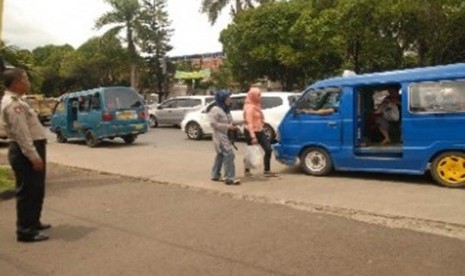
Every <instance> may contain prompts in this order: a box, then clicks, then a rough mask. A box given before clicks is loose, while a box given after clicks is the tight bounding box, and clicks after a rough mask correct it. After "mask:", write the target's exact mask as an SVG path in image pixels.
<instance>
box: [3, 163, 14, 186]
mask: <svg viewBox="0 0 465 276" xmlns="http://www.w3.org/2000/svg"><path fill="white" fill-rule="evenodd" d="M14 188H15V176H14V173H13V171H12V170H11V168H10V167H1V166H0V192H3V191H7V190H14Z"/></svg>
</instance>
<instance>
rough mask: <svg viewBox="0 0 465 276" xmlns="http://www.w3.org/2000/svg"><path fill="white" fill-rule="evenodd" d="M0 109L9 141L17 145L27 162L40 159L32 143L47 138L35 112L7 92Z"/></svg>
mask: <svg viewBox="0 0 465 276" xmlns="http://www.w3.org/2000/svg"><path fill="white" fill-rule="evenodd" d="M1 107H2V109H1V119H2V123H3V125H4V128H5V131H6V133H7V134H8V136H9V137H10V139H11V140H12V141H14V142H16V143H18V145H19V147H20V148H21V151H22V152H23V154H24V155H25V156H26V157H27V158H28V159H29V160H31V161H32V160H36V159H40V156H39V154H38V153H37V151H36V148H35V146H34V144H33V142H34V141H36V140H45V139H46V138H47V137H46V134H45V131H44V128H43V127H42V125H41V123H40V121H39V118H38V116H37V114H36V112H35V111H34V110H33V109H32V108H31V107H30V106H29V105H28V104H27V103H26V102H25V101H24V100H22V99H21V98H20V96H19V95H18V94H16V93H14V92H11V91H8V90H6V91H5V94H4V96H3V98H2V104H1Z"/></svg>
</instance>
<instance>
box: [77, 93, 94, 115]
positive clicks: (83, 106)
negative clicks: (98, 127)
mask: <svg viewBox="0 0 465 276" xmlns="http://www.w3.org/2000/svg"><path fill="white" fill-rule="evenodd" d="M90 97H91V96H82V97H79V112H89V109H90V100H91V98H90Z"/></svg>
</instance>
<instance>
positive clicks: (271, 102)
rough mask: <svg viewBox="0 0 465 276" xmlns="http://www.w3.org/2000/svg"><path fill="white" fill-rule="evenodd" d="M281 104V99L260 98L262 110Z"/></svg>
mask: <svg viewBox="0 0 465 276" xmlns="http://www.w3.org/2000/svg"><path fill="white" fill-rule="evenodd" d="M282 104H283V99H281V98H280V97H263V96H262V108H263V109H268V108H273V107H277V106H280V105H282Z"/></svg>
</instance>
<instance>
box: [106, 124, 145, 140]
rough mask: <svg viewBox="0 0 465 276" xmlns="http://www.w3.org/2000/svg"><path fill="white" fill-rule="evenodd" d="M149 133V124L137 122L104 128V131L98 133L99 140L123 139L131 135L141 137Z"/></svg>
mask: <svg viewBox="0 0 465 276" xmlns="http://www.w3.org/2000/svg"><path fill="white" fill-rule="evenodd" d="M147 131H148V127H147V122H137V123H130V124H121V125H107V127H105V128H102V131H101V132H100V133H98V134H97V136H99V138H106V137H122V136H126V135H129V134H135V135H139V134H143V133H146V132H147Z"/></svg>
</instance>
